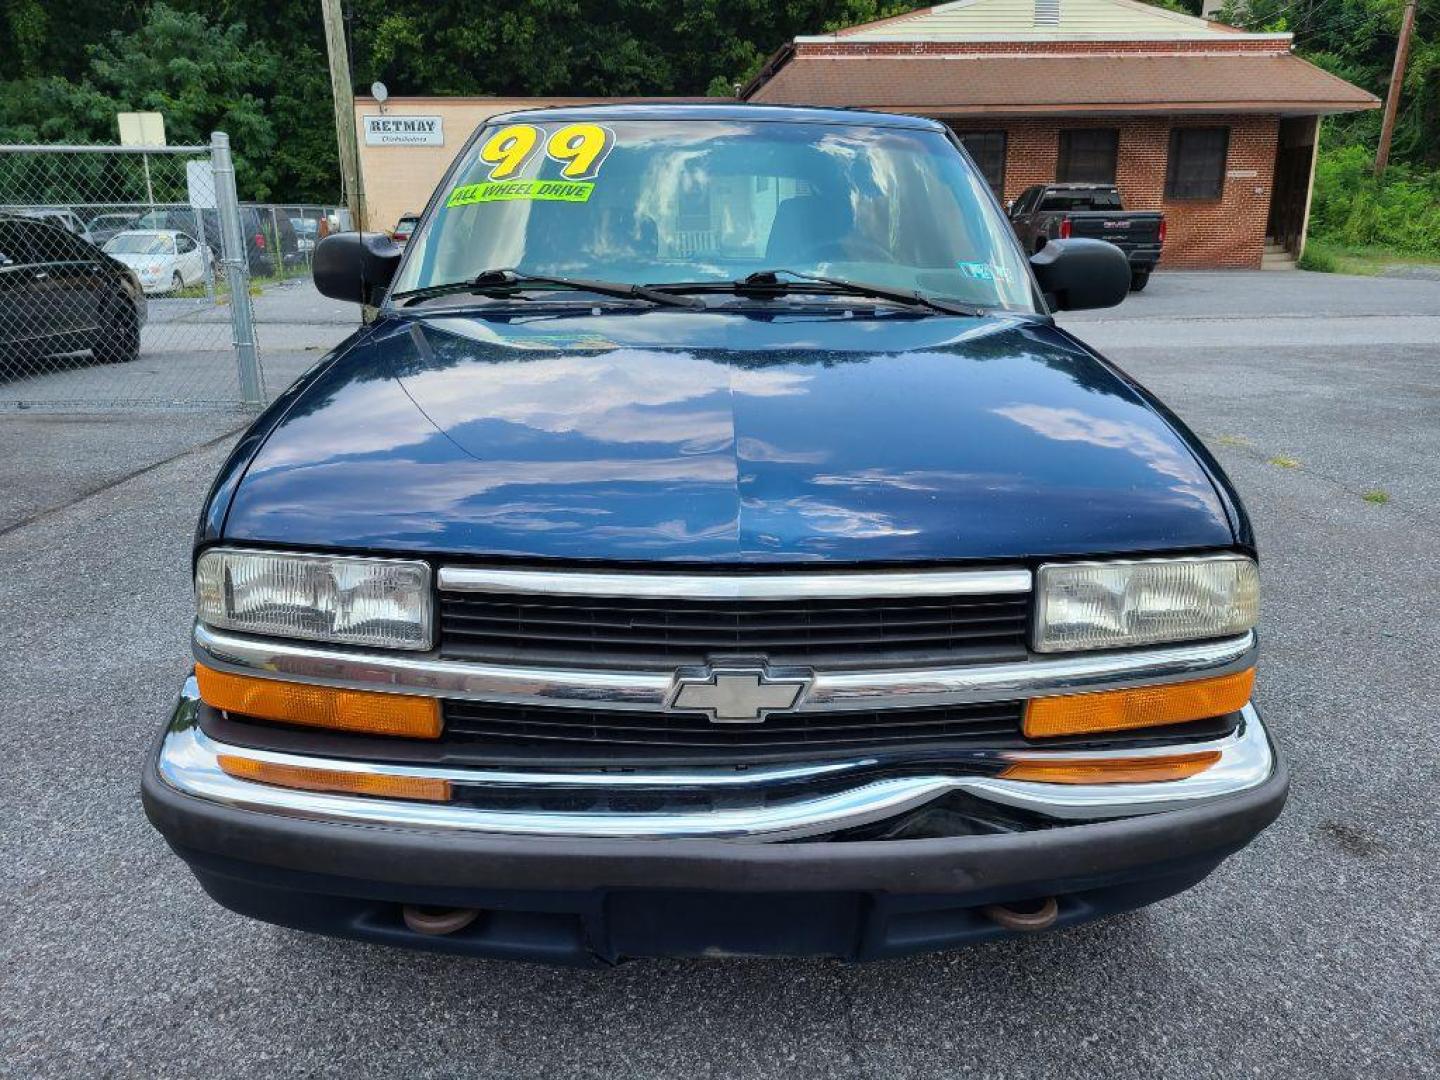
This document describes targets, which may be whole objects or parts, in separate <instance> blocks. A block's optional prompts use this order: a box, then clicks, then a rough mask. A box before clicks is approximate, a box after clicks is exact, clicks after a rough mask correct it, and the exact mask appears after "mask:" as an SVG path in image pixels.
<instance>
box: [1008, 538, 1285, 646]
mask: <svg viewBox="0 0 1440 1080" xmlns="http://www.w3.org/2000/svg"><path fill="white" fill-rule="evenodd" d="M1035 585H1036V597H1035V642H1034V645H1035V651H1036V652H1070V651H1073V650H1080V649H1121V648H1125V647H1127V646H1132V645H1154V644H1158V643H1160V642H1166V641H1193V640H1195V639H1197V638H1212V637H1226V636H1228V635H1232V634H1240V633H1244V632H1245V631H1246V630H1249V629H1250V628H1251V627H1253V626H1254V625H1255V623H1256V620H1257V619H1258V617H1259V610H1260V572H1259V569H1258V568H1257V567H1256V565H1255V563H1254V561H1253V560H1251V559H1247V558H1245V556H1243V555H1217V556H1210V557H1203V558H1186V559H1138V560H1135V561H1132V562H1088V563H1051V564H1048V565H1045V566H1042V567H1040V571H1039V573H1038V574H1037V575H1036V578H1035Z"/></svg>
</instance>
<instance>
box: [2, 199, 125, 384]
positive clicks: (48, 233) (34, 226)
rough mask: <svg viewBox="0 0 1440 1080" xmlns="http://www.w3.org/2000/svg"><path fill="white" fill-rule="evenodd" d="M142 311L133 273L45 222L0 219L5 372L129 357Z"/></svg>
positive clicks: (121, 361) (88, 244) (12, 218)
mask: <svg viewBox="0 0 1440 1080" xmlns="http://www.w3.org/2000/svg"><path fill="white" fill-rule="evenodd" d="M146 312H147V308H146V303H145V294H144V292H142V291H141V288H140V281H139V279H138V278H136V276H135V274H134V272H133V271H131V270H130V269H128V268H127V267H125V266H123V265H122V264H120V263H119V262H116V261H115V260H114V259H112V258H111V257H110V256H108V255H106V254H104V253H102V252H101V251H100V250H99V249H98V248H96V247H95V246H94V245H93V244H90V243H88V242H86V241H85V240H82V239H80V238H79V237H77V236H75V235H73V234H72V233H70V232H69V231H68V230H66V229H63V228H60V227H58V226H55V225H51V224H49V223H48V222H44V221H40V220H36V219H33V218H28V217H0V360H3V361H8V363H6V364H5V367H6V369H7V373H14V371H15V370H17V369H18V370H19V371H20V372H27V371H30V370H32V369H31V367H30V363H29V362H30V361H33V360H34V359H37V358H42V357H46V356H56V355H60V354H63V353H75V352H81V351H83V350H87V349H88V350H89V351H90V352H91V353H92V354H93V355H94V357H95V359H97V360H100V361H103V362H105V363H112V364H118V363H125V362H127V361H130V360H134V359H135V358H136V356H138V355H139V352H140V328H141V327H142V326H143V325H144V324H145V316H146ZM16 361H18V364H17V363H16Z"/></svg>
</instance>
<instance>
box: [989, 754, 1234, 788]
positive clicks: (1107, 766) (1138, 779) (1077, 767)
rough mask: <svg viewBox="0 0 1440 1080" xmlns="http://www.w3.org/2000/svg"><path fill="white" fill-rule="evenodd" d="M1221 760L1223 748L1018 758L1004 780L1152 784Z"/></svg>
mask: <svg viewBox="0 0 1440 1080" xmlns="http://www.w3.org/2000/svg"><path fill="white" fill-rule="evenodd" d="M1219 760H1220V751H1219V750H1201V751H1198V752H1196V753H1193V754H1165V755H1162V756H1158V757H1136V758H1058V759H1055V760H1052V761H1041V760H1031V761H1017V762H1015V763H1014V764H1012V765H1007V766H1005V770H1004V771H1003V772H1001V774H1000V777H1001V779H1003V780H1034V781H1036V782H1037V783H1041V784H1148V783H1154V782H1156V781H1161V780H1184V779H1185V778H1186V777H1187V776H1194V775H1195V774H1196V773H1202V772H1204V771H1205V770H1206V769H1208V768H1210V766H1211V765H1214V764H1215V763H1216V762H1217V761H1219Z"/></svg>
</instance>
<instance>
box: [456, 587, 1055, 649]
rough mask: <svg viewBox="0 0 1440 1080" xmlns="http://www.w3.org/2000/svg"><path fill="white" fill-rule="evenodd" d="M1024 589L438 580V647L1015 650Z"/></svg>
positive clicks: (1025, 611) (1021, 638)
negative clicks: (790, 593)
mask: <svg viewBox="0 0 1440 1080" xmlns="http://www.w3.org/2000/svg"><path fill="white" fill-rule="evenodd" d="M1029 613H1030V604H1029V595H1028V594H1026V593H1021V594H981V595H975V596H950V597H929V596H925V597H877V598H874V599H830V598H821V597H817V598H803V599H791V600H744V601H737V600H694V599H679V598H677V599H648V598H644V599H626V598H622V597H591V596H540V595H514V594H510V593H484V592H481V593H475V592H454V591H449V590H442V591H441V593H440V651H441V654H442V655H444V656H450V657H460V658H494V659H518V658H524V659H527V660H528V659H534V658H536V657H537V655H538V656H541V657H547V658H555V657H563V656H564V655H566V654H578V655H582V656H585V657H587V658H593V657H596V656H602V657H603V656H615V657H624V658H632V659H644V660H647V661H654V662H657V663H667V664H670V663H674V664H679V663H698V662H702V661H704V660H705V659H707V658H708V657H711V656H714V655H716V654H738V653H744V654H761V655H764V656H765V657H766V658H768V659H769V661H770V662H771V663H775V664H782V663H783V664H797V663H798V664H815V663H824V662H825V661H827V660H846V659H849V660H853V659H855V658H867V659H875V660H877V661H878V660H883V661H886V662H897V661H898V662H904V661H906V660H911V661H914V662H922V661H923V662H930V661H934V660H936V659H937V658H943V657H944V656H947V655H954V654H960V655H964V656H965V657H966V658H969V659H975V660H983V659H987V658H994V659H1002V658H1011V657H1016V656H1019V655H1023V652H1024V648H1025V634H1026V628H1027V624H1028V620H1029Z"/></svg>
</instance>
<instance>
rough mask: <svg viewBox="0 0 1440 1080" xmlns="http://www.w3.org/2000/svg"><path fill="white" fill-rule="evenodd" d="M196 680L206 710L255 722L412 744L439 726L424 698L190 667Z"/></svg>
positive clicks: (436, 708) (436, 712) (436, 733)
mask: <svg viewBox="0 0 1440 1080" xmlns="http://www.w3.org/2000/svg"><path fill="white" fill-rule="evenodd" d="M195 679H196V681H197V682H198V683H199V684H200V698H201V700H202V701H204V702H205V704H206V705H209V706H210V707H211V708H215V709H221V710H223V711H225V712H233V713H239V714H241V715H242V716H253V717H255V718H256V719H258V720H274V721H276V722H278V723H281V724H301V725H303V726H305V727H319V728H330V729H332V730H334V731H353V732H360V733H364V734H367V735H400V736H406V737H408V738H412V739H438V738H439V737H440V729H441V726H442V724H443V721H442V720H441V717H440V702H438V701H437V700H435V699H434V698H429V697H412V696H411V695H408V694H381V693H375V692H374V691H369V690H338V689H336V688H334V687H330V686H310V685H308V684H306V683H294V682H283V681H281V680H279V679H257V678H254V677H253V676H249V675H231V674H230V673H228V672H224V671H216V670H215V669H214V668H208V667H206V666H205V665H204V664H196V665H195Z"/></svg>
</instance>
